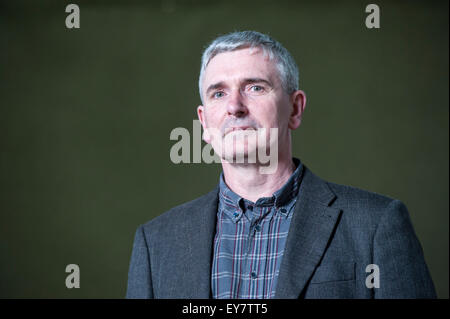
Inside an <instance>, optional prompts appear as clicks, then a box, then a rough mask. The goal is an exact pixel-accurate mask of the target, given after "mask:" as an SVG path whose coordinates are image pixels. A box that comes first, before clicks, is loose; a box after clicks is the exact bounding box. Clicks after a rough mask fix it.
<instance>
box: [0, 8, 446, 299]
mask: <svg viewBox="0 0 450 319" xmlns="http://www.w3.org/2000/svg"><path fill="white" fill-rule="evenodd" d="M71 2H75V3H77V4H78V5H79V6H80V9H81V28H80V29H78V30H75V29H72V30H69V29H67V28H66V27H65V18H66V15H67V13H65V6H66V4H68V3H70V2H69V1H67V2H66V1H6V2H5V1H3V2H0V41H1V48H0V49H1V50H0V58H1V65H0V84H1V86H0V103H1V104H0V130H1V131H0V143H1V156H0V181H1V182H0V190H1V193H0V196H1V197H0V201H1V206H0V210H1V217H0V218H1V219H0V256H1V257H0V258H1V262H0V297H7V298H34V297H39V298H53V297H56V298H79V297H83V298H92V297H96V298H122V297H123V296H124V295H125V290H126V281H127V271H128V263H129V258H130V254H131V248H132V241H133V237H134V231H135V229H136V227H137V226H138V225H139V224H142V223H144V222H146V221H148V220H150V219H151V218H153V217H155V216H157V215H159V214H161V213H162V212H164V211H165V210H167V209H169V208H171V207H173V206H175V205H177V204H181V203H183V202H185V201H188V200H191V199H193V198H195V197H197V196H200V195H202V194H204V193H205V192H207V191H209V190H210V189H211V188H212V187H214V185H215V184H216V183H217V182H218V174H219V173H220V166H219V165H218V164H211V165H206V164H180V165H176V164H173V163H171V161H170V158H169V151H170V148H171V146H172V145H173V144H174V143H175V142H174V141H170V140H169V134H170V132H171V130H172V129H173V128H176V127H186V128H188V129H189V130H190V131H192V120H193V119H194V118H196V113H195V108H196V106H197V105H198V104H199V101H200V100H199V97H198V93H197V79H198V71H199V67H200V54H201V52H202V48H203V47H204V46H205V45H206V44H207V43H208V42H209V41H210V40H212V39H213V38H214V37H215V36H216V35H218V34H222V33H227V32H230V31H233V30H243V29H254V30H257V31H260V32H264V33H268V34H270V35H272V36H273V37H274V38H276V39H277V40H279V41H280V42H281V43H283V44H284V45H285V46H286V47H287V49H288V50H290V52H291V53H292V55H293V56H294V58H295V59H296V60H297V62H298V64H299V68H300V77H301V79H300V84H301V88H302V89H303V90H304V91H305V92H306V94H307V97H308V102H307V108H306V113H305V115H304V119H303V124H302V126H301V127H300V128H299V129H298V130H297V131H296V132H295V133H294V140H293V153H294V155H295V156H298V157H300V158H301V159H302V161H303V162H304V163H305V164H306V165H307V166H308V167H309V168H311V169H312V170H313V171H314V172H315V173H316V174H317V175H319V176H321V177H322V178H324V179H327V180H330V181H333V182H336V183H340V184H348V185H353V186H357V187H360V188H364V189H367V190H370V191H374V192H378V193H382V194H386V195H388V196H390V197H394V198H398V199H400V200H402V201H403V202H404V203H405V204H406V205H407V206H408V208H409V211H410V214H411V218H412V221H413V224H414V227H415V229H416V232H417V235H418V237H419V239H420V240H421V243H422V245H423V249H424V252H425V257H426V261H427V263H428V265H429V268H430V271H431V274H432V277H433V279H434V282H435V285H436V288H437V291H438V295H439V297H441V298H448V269H449V268H448V251H449V249H448V226H449V220H448V216H449V215H448V214H449V200H448V198H449V197H448V192H449V189H448V188H449V187H448V186H449V182H448V177H449V171H448V167H449V165H448V164H449V148H448V145H449V144H448V142H449V141H448V137H449V113H448V110H449V103H448V102H449V101H448V85H449V83H448V82H449V81H448V70H449V64H448V54H449V52H448V2H447V1H396V2H394V1H392V2H391V1H376V2H375V3H377V4H378V5H379V6H380V8H381V28H380V29H378V30H376V29H367V28H366V27H365V23H364V21H365V17H366V15H367V14H366V13H365V6H366V5H367V4H369V3H371V2H369V1H320V2H319V1H302V2H300V1H298V2H297V1H272V0H271V1H248V2H245V3H243V2H242V1H227V2H225V1H221V2H214V3H213V2H210V1H164V2H148V1H76V0H74V1H71ZM70 263H75V264H78V265H79V266H80V268H81V288H80V289H71V290H69V289H67V288H66V287H65V278H66V275H67V274H66V273H65V266H66V265H67V264H70Z"/></svg>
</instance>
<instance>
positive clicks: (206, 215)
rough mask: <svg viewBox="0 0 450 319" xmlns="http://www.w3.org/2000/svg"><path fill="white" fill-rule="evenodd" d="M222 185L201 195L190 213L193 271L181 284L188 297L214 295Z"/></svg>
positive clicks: (190, 268) (191, 267)
mask: <svg viewBox="0 0 450 319" xmlns="http://www.w3.org/2000/svg"><path fill="white" fill-rule="evenodd" d="M218 190H219V188H218V186H217V187H216V188H215V189H214V190H212V191H211V192H209V193H208V194H206V195H205V196H203V197H201V198H200V199H199V201H198V203H197V205H195V206H193V207H192V208H191V210H190V211H189V212H188V215H187V216H189V218H188V222H187V230H186V233H187V238H186V245H187V247H188V249H189V252H190V254H189V274H186V275H185V276H184V277H183V282H180V283H179V288H180V291H179V292H180V295H182V296H184V298H197V299H207V298H210V297H211V260H212V253H213V245H214V234H215V228H216V219H217V204H218Z"/></svg>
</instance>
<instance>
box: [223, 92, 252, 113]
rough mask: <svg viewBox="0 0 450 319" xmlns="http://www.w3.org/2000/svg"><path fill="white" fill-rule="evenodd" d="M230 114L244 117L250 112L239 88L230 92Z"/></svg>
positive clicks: (228, 109)
mask: <svg viewBox="0 0 450 319" xmlns="http://www.w3.org/2000/svg"><path fill="white" fill-rule="evenodd" d="M227 112H228V115H232V116H235V117H244V116H246V115H247V114H248V109H247V107H246V106H245V103H244V101H243V98H242V95H241V92H240V91H239V90H236V91H233V92H232V93H231V94H230V97H229V99H228V103H227Z"/></svg>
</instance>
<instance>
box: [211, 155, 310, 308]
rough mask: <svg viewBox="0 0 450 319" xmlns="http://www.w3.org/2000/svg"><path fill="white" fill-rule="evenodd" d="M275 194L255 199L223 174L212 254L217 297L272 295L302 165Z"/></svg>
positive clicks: (259, 297)
mask: <svg viewBox="0 0 450 319" xmlns="http://www.w3.org/2000/svg"><path fill="white" fill-rule="evenodd" d="M293 160H294V163H295V164H296V166H297V168H296V170H295V172H294V173H293V174H292V175H291V177H290V178H289V180H288V181H287V182H286V183H285V184H284V186H283V187H282V188H281V189H279V190H278V191H277V192H275V193H274V194H273V196H272V197H262V198H260V199H258V200H257V201H256V203H253V202H251V201H249V200H247V199H245V198H242V197H240V196H239V195H237V194H236V193H234V192H233V191H232V190H231V189H230V188H228V186H227V185H226V184H225V181H224V178H223V173H222V174H221V175H220V192H219V206H218V211H217V225H216V235H215V238H214V256H213V264H212V269H211V288H212V296H213V298H215V299H221V298H232V299H262V298H273V297H274V296H275V288H276V285H277V279H278V273H279V270H280V265H281V259H282V257H283V252H284V246H285V243H286V237H287V234H288V230H289V225H290V222H291V219H292V215H293V210H294V207H295V203H296V200H297V195H298V189H299V184H300V179H301V176H302V174H301V173H302V169H303V165H302V164H301V162H300V160H299V159H296V158H294V159H293Z"/></svg>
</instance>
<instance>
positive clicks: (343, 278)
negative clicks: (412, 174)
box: [127, 31, 436, 298]
mask: <svg viewBox="0 0 450 319" xmlns="http://www.w3.org/2000/svg"><path fill="white" fill-rule="evenodd" d="M199 89H200V96H201V99H202V104H203V105H201V106H199V107H198V108H197V114H198V118H199V120H200V122H201V124H202V126H203V129H204V134H203V139H204V140H205V141H206V142H207V143H210V144H211V145H212V147H213V148H214V151H215V152H216V153H217V154H218V155H219V156H220V158H221V162H222V167H223V173H222V174H221V176H220V179H219V184H218V186H217V187H216V188H215V189H214V190H212V191H211V192H210V193H208V194H206V195H204V196H202V197H200V198H198V199H195V200H193V201H191V202H188V203H185V204H183V205H180V206H178V207H175V208H173V209H171V210H169V211H168V212H166V213H164V214H162V215H161V216H159V217H157V218H155V219H153V220H152V221H150V222H148V223H147V224H145V225H142V226H140V227H139V228H138V229H137V232H136V236H135V241H134V246H133V253H132V258H131V263H130V269H129V278H128V290H127V297H128V298H435V297H436V295H435V289H434V285H433V282H432V280H431V277H430V274H429V271H428V269H427V266H426V264H425V260H424V257H423V252H422V248H421V245H420V243H419V241H418V239H417V237H416V235H415V233H414V230H413V226H412V224H411V221H410V219H409V215H408V211H407V209H406V207H405V205H403V204H402V203H401V202H400V201H398V200H394V199H391V198H388V197H385V196H382V195H378V194H375V193H370V192H367V191H364V190H360V189H356V188H353V187H349V186H343V185H337V184H334V183H330V182H326V181H324V180H322V179H320V178H319V177H317V176H316V175H314V174H313V173H312V172H311V171H310V170H309V169H308V168H307V167H306V166H305V165H303V164H302V163H301V161H300V160H299V159H297V158H293V157H292V149H291V131H292V130H295V129H296V128H298V127H299V125H300V123H301V119H302V114H303V112H304V110H305V103H306V96H305V93H304V92H303V91H301V90H299V89H298V69H297V66H296V64H295V61H294V60H293V58H292V57H291V55H290V54H289V52H288V51H287V50H286V49H285V48H284V47H283V46H282V45H281V44H280V43H278V42H277V41H275V40H273V39H272V38H270V37H268V36H267V35H264V34H261V33H258V32H254V31H245V32H235V33H231V34H228V35H224V36H221V37H219V38H217V39H216V40H214V41H213V42H212V43H211V44H210V45H209V47H208V48H207V49H206V50H205V52H204V53H203V57H202V66H201V71H200V79H199ZM271 128H276V130H275V131H271V130H269V129H271ZM252 134H253V135H252ZM252 136H253V137H258V138H253V139H252V138H250V137H252ZM274 136H275V138H274ZM261 137H262V138H261ZM261 150H262V151H263V153H267V152H269V153H271V152H272V155H274V154H273V153H274V150H275V157H276V160H277V161H276V163H277V164H276V166H275V167H274V168H273V169H272V170H271V172H270V173H267V172H266V173H264V172H262V170H261V169H262V168H264V167H267V165H266V164H267V163H263V162H262V161H261V159H262V158H263V156H262V153H261ZM251 157H253V159H256V160H253V161H252V160H251Z"/></svg>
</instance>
